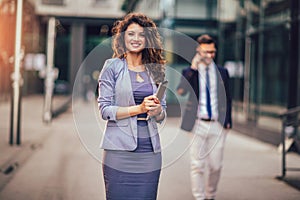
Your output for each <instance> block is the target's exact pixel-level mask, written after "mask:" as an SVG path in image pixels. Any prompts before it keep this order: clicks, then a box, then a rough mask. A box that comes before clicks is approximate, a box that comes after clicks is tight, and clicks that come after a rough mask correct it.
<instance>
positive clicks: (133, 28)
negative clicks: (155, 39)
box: [124, 23, 146, 53]
mask: <svg viewBox="0 0 300 200" xmlns="http://www.w3.org/2000/svg"><path fill="white" fill-rule="evenodd" d="M124 41H125V47H126V51H127V52H130V53H141V52H142V50H143V49H144V48H145V43H146V38H145V31H144V28H143V27H142V26H140V25H138V24H136V23H133V24H130V25H129V26H128V27H127V29H126V31H125V35H124Z"/></svg>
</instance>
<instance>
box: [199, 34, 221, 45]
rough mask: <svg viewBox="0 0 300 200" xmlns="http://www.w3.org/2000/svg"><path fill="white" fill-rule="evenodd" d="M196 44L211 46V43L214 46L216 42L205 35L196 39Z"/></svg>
mask: <svg viewBox="0 0 300 200" xmlns="http://www.w3.org/2000/svg"><path fill="white" fill-rule="evenodd" d="M197 42H198V43H199V44H212V43H214V44H215V45H216V41H215V40H214V39H213V38H212V37H211V36H209V35H207V34H204V35H201V36H199V37H198V38H197Z"/></svg>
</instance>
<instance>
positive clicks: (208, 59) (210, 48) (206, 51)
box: [196, 43, 216, 66]
mask: <svg viewBox="0 0 300 200" xmlns="http://www.w3.org/2000/svg"><path fill="white" fill-rule="evenodd" d="M196 50H197V52H198V53H199V54H200V56H201V61H202V63H204V64H205V65H206V66H208V65H210V64H211V63H212V61H213V59H214V58H215V56H216V47H215V44H214V43H210V44H205V43H203V44H200V45H199V46H198V47H197V49H196Z"/></svg>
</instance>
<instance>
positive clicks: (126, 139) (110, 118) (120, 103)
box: [98, 58, 166, 152]
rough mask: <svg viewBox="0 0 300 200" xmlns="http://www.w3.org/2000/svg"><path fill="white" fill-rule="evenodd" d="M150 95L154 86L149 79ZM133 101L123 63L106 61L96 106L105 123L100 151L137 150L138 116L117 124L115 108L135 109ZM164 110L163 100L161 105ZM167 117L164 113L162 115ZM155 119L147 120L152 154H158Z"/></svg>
mask: <svg viewBox="0 0 300 200" xmlns="http://www.w3.org/2000/svg"><path fill="white" fill-rule="evenodd" d="M150 79H151V83H152V86H153V92H155V91H156V90H157V86H156V84H155V83H154V81H153V79H152V78H151V77H150ZM134 105H136V104H135V101H134V97H133V91H132V87H131V80H130V75H129V72H128V67H127V63H126V60H125V59H119V58H112V59H108V60H106V62H105V64H104V66H103V69H102V70H101V73H100V76H99V97H98V106H99V109H100V113H101V116H102V118H103V119H104V120H107V123H106V127H105V130H104V136H103V138H102V142H101V148H104V149H110V150H127V151H132V150H134V149H136V147H137V116H133V117H128V118H125V119H120V120H118V119H117V118H116V113H117V110H118V107H128V106H134ZM161 105H162V106H163V110H164V112H165V109H166V100H165V96H164V98H163V99H162V101H161ZM165 116H166V113H165ZM156 123H157V122H156V120H155V118H150V119H149V120H148V129H149V132H150V137H151V142H152V146H153V150H154V152H159V151H160V148H161V147H160V139H159V135H158V128H157V124H156Z"/></svg>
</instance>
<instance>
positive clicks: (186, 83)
mask: <svg viewBox="0 0 300 200" xmlns="http://www.w3.org/2000/svg"><path fill="white" fill-rule="evenodd" d="M195 72H196V71H195V70H193V69H192V68H190V67H187V68H185V69H183V70H182V76H181V78H180V82H179V84H178V86H177V90H178V89H183V94H181V95H182V96H184V95H186V93H188V92H189V89H190V87H191V86H190V85H192V83H191V81H192V76H193V74H194V73H195Z"/></svg>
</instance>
